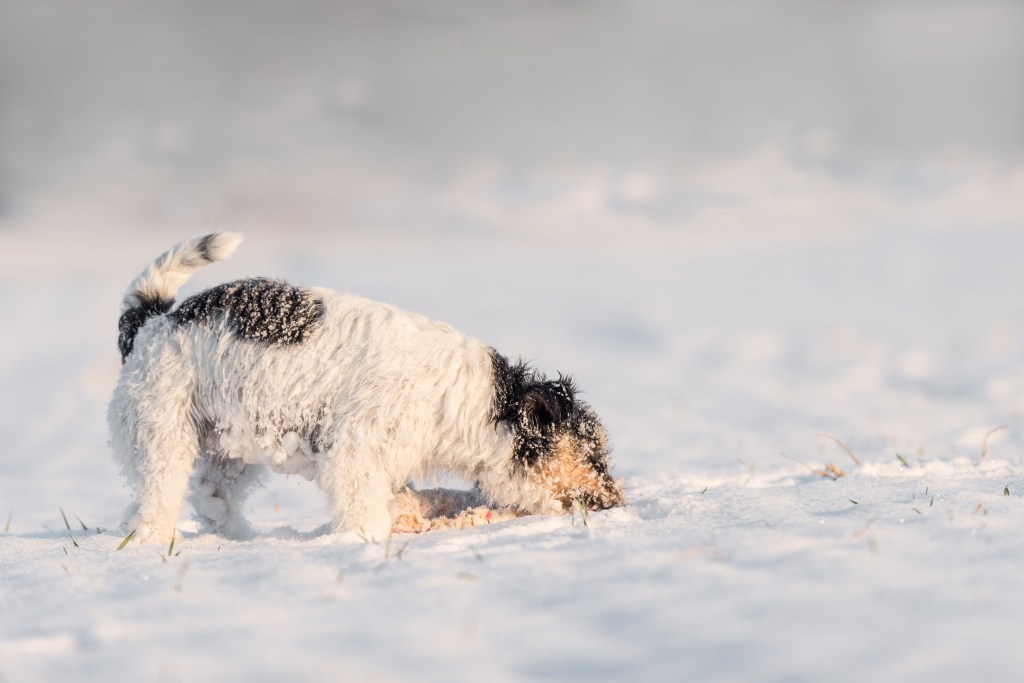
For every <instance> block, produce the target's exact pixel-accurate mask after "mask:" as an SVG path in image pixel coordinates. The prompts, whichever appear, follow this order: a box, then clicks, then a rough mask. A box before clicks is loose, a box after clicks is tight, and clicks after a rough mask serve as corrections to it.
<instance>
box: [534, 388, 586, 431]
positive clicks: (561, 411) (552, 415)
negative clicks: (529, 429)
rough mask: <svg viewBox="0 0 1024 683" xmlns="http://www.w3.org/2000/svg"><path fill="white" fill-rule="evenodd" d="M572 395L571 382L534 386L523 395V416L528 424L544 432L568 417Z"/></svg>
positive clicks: (573, 392)
mask: <svg viewBox="0 0 1024 683" xmlns="http://www.w3.org/2000/svg"><path fill="white" fill-rule="evenodd" d="M574 394H575V391H574V388H573V386H572V381H571V380H565V379H559V380H558V381H557V382H540V383H538V384H534V385H532V386H530V387H529V388H528V389H527V390H526V393H525V394H524V395H523V415H524V416H525V417H526V420H527V421H528V422H529V423H532V424H533V425H534V426H536V427H537V428H538V429H540V430H541V431H546V430H547V429H548V428H550V427H552V426H554V425H557V424H558V423H560V422H562V421H563V420H564V419H565V418H566V417H568V416H569V414H570V412H571V411H572V405H573V401H574V400H575V398H574Z"/></svg>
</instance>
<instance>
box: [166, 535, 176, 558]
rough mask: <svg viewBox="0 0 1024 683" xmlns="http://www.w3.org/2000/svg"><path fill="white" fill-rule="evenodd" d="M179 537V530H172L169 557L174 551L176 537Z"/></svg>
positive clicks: (168, 549) (168, 550)
mask: <svg viewBox="0 0 1024 683" xmlns="http://www.w3.org/2000/svg"><path fill="white" fill-rule="evenodd" d="M177 537H178V530H177V529H175V530H174V531H172V532H171V545H170V546H169V547H168V548H167V557H170V556H171V553H173V552H174V539H176V538H177Z"/></svg>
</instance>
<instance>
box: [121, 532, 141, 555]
mask: <svg viewBox="0 0 1024 683" xmlns="http://www.w3.org/2000/svg"><path fill="white" fill-rule="evenodd" d="M136 531H138V529H132V530H131V531H129V532H128V535H127V536H125V537H124V540H123V541H121V544H120V545H119V546H117V549H118V550H124V547H125V546H126V545H128V543H130V542H131V540H132V537H133V536H135V532H136Z"/></svg>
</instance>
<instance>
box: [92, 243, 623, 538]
mask: <svg viewBox="0 0 1024 683" xmlns="http://www.w3.org/2000/svg"><path fill="white" fill-rule="evenodd" d="M241 239H242V237H241V235H239V234H235V233H218V234H213V235H207V236H205V237H197V238H195V239H191V240H186V241H184V242H182V243H181V244H179V245H177V246H175V247H174V248H172V249H171V250H169V251H168V252H166V253H165V254H163V255H162V256H160V257H159V258H157V259H156V261H154V262H153V263H152V264H151V265H150V266H149V267H148V268H146V269H145V270H144V271H143V272H142V274H140V275H139V276H138V277H137V278H136V279H135V280H134V281H133V282H132V283H131V285H130V286H129V288H128V292H127V293H126V294H125V297H124V301H123V304H122V313H121V318H120V321H119V325H118V326H119V330H120V336H119V338H118V346H119V348H120V351H121V356H122V361H123V363H124V367H123V368H122V370H121V376H120V379H119V380H118V383H117V388H116V389H115V391H114V396H113V398H112V400H111V402H110V407H109V413H108V419H109V424H110V434H111V445H112V447H113V450H114V455H115V458H116V460H117V462H118V464H119V465H120V467H121V469H122V471H123V473H124V475H125V477H126V479H127V481H128V484H129V486H130V487H131V489H132V492H133V494H134V502H133V504H132V506H131V508H130V510H129V513H128V514H129V517H128V520H127V528H128V529H134V530H135V538H136V539H138V540H139V541H156V542H164V543H166V542H168V541H169V540H170V539H171V537H172V534H173V533H174V528H175V525H176V523H177V522H178V518H179V515H180V514H181V510H182V505H183V503H184V500H185V497H186V494H187V492H188V489H189V482H190V480H191V482H192V486H191V488H192V495H191V502H192V504H193V506H194V507H195V510H196V514H197V517H198V519H199V521H200V523H201V525H202V526H203V528H204V530H209V531H218V532H220V533H224V534H226V535H229V536H236V537H237V536H246V535H248V533H249V531H248V526H247V524H246V522H245V520H244V519H243V518H242V516H241V511H242V503H243V501H244V498H245V495H246V494H247V493H248V492H249V490H250V489H251V488H252V487H253V485H254V484H255V483H256V482H257V481H258V479H259V476H260V475H261V474H262V472H263V471H265V470H266V469H267V468H270V469H272V470H274V471H276V472H282V473H289V474H292V473H294V474H301V475H303V476H304V477H306V478H308V479H311V480H315V481H316V482H317V484H318V485H319V486H320V487H321V488H322V489H323V490H324V491H325V492H326V493H327V496H328V497H329V500H330V503H331V507H332V511H333V523H332V528H333V529H334V530H335V531H353V532H356V533H358V534H360V535H362V536H363V537H364V538H366V539H369V540H380V539H383V538H385V537H387V536H388V534H389V533H390V531H391V525H392V520H391V515H390V513H389V511H388V503H389V501H390V500H391V498H392V496H393V495H394V492H395V491H397V490H399V489H400V488H401V487H402V486H403V485H405V484H406V482H407V481H408V480H409V479H410V478H418V477H430V476H434V475H436V474H437V473H440V472H450V473H454V474H457V475H460V476H462V477H465V478H466V479H467V480H469V481H471V482H476V484H477V486H478V487H479V488H480V491H481V492H482V493H483V494H484V495H485V496H486V497H487V498H488V499H490V500H491V501H492V502H494V503H497V504H501V505H512V506H517V507H519V508H520V509H521V510H523V511H525V512H531V513H558V512H563V511H566V510H569V509H571V507H572V506H574V505H578V504H582V505H584V506H586V507H588V508H590V509H603V508H608V507H613V506H617V505H621V504H623V489H622V483H621V482H620V481H617V480H615V479H614V478H613V477H612V476H611V473H610V471H609V462H608V445H607V438H606V434H605V429H604V427H603V425H602V424H601V422H600V421H599V420H598V418H597V416H596V415H595V413H594V411H593V410H592V409H591V408H590V406H589V405H587V404H586V403H584V402H583V401H580V400H579V399H577V397H576V391H575V389H574V387H573V384H572V381H571V380H570V379H569V378H567V377H563V376H561V375H560V376H559V378H558V379H557V380H548V379H545V378H544V376H543V375H540V374H538V373H537V372H535V371H534V370H532V369H530V368H529V367H528V366H527V365H525V364H524V363H522V362H518V363H512V362H509V360H508V359H507V358H505V357H504V356H502V355H500V354H499V353H497V352H496V351H495V350H494V349H492V348H491V347H489V346H487V345H486V344H484V343H482V342H480V341H478V340H476V339H471V338H469V337H466V336H464V335H462V334H460V333H459V332H457V331H456V330H454V329H453V328H452V327H450V326H448V325H445V324H442V323H438V322H433V321H431V320H428V319H426V318H424V317H422V316H419V315H415V314H412V313H407V312H405V311H402V310H399V309H397V308H394V307H392V306H388V305H385V304H381V303H377V302H374V301H368V300H366V299H362V298H359V297H356V296H352V295H349V294H341V293H338V292H334V291H331V290H328V289H314V288H304V287H295V286H292V285H289V284H286V283H284V282H281V281H277V280H268V279H244V280H238V281H235V282H230V283H227V284H223V285H219V286H217V287H213V288H211V289H208V290H206V291H204V292H201V293H199V294H196V295H195V296H193V297H191V298H188V299H186V300H184V301H183V302H181V304H180V305H179V306H178V307H177V308H173V310H172V307H173V304H174V299H175V297H176V295H177V291H178V288H179V287H180V286H181V285H182V284H183V283H184V282H185V280H187V279H188V277H189V276H190V275H191V274H192V273H193V272H195V271H196V270H198V269H199V268H202V267H203V266H205V265H208V264H210V263H214V262H216V261H220V260H223V259H225V258H227V257H228V256H230V255H231V253H232V252H233V251H234V250H235V247H237V246H238V244H239V242H241Z"/></svg>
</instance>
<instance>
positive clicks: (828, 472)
mask: <svg viewBox="0 0 1024 683" xmlns="http://www.w3.org/2000/svg"><path fill="white" fill-rule="evenodd" d="M782 457H783V458H786V459H788V460H792V461H793V462H796V463H800V464H801V465H803V466H804V467H806V468H807V469H809V470H810V471H811V472H813V473H814V474H817V475H818V476H819V477H824V478H825V479H831V480H832V481H835V480H836V479H838V478H839V477H845V476H846V472H843V471H842V470H841V469H839V468H838V467H836V466H835V465H826V466H825V469H823V470H819V469H817V468H816V467H811V466H810V465H808V464H807V463H805V462H804V461H803V460H800V459H799V458H794V457H793V456H792V455H787V454H785V453H783V454H782Z"/></svg>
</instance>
